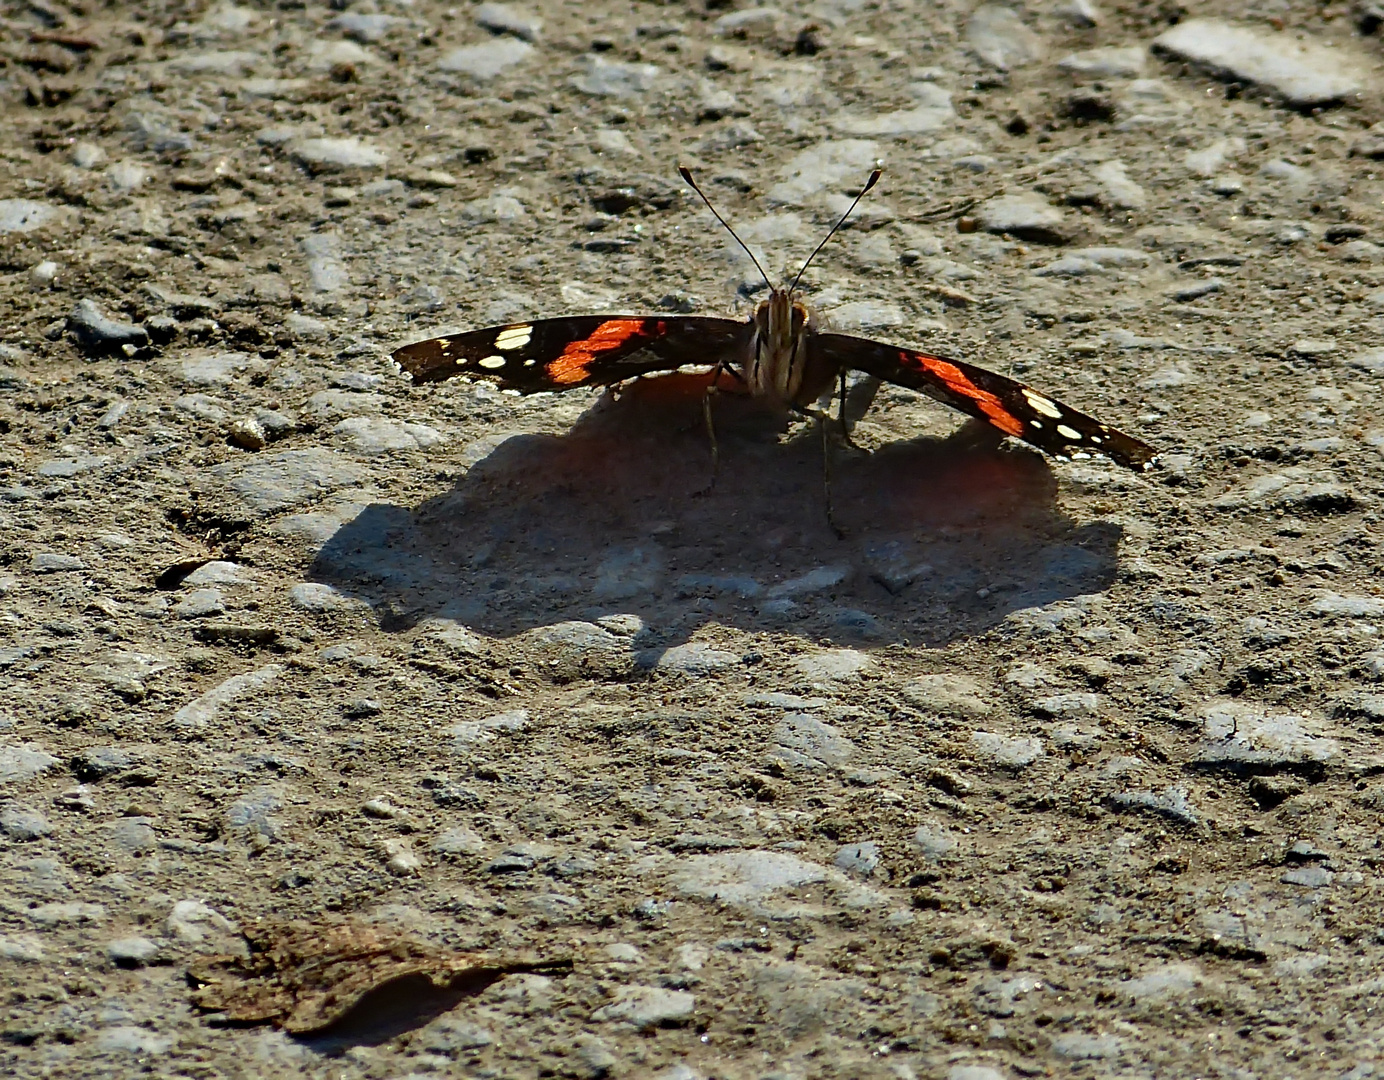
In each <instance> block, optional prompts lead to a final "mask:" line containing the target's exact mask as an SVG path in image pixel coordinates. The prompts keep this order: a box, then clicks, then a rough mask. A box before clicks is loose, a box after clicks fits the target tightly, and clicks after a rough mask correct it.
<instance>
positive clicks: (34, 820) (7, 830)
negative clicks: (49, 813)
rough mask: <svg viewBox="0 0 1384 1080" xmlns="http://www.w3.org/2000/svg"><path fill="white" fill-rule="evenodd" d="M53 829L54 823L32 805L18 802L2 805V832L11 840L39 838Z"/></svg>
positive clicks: (0, 821)
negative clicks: (23, 804) (21, 804)
mask: <svg viewBox="0 0 1384 1080" xmlns="http://www.w3.org/2000/svg"><path fill="white" fill-rule="evenodd" d="M52 831H53V825H52V823H51V822H50V821H49V820H48V819H47V818H46V817H44V816H43V815H42V814H41V813H39V812H38V811H37V810H35V809H33V808H32V807H29V806H20V805H18V804H17V803H10V804H8V805H7V806H4V807H0V832H3V833H4V834H5V835H6V836H8V837H9V838H10V839H11V840H17V841H20V842H23V841H25V840H37V839H39V838H40V837H44V836H48V835H49V834H50V833H51V832H52Z"/></svg>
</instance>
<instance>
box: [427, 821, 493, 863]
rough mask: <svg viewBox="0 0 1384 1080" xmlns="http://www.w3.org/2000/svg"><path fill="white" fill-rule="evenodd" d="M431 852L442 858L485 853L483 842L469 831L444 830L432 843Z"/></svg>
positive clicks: (459, 829)
mask: <svg viewBox="0 0 1384 1080" xmlns="http://www.w3.org/2000/svg"><path fill="white" fill-rule="evenodd" d="M432 849H433V851H435V852H436V853H437V854H439V855H442V856H458V855H465V856H472V857H473V856H476V855H480V854H482V853H483V852H484V851H485V841H484V840H482V839H481V838H480V837H479V836H478V835H476V833H474V832H472V831H471V830H470V829H462V828H456V829H444V830H443V831H442V832H440V833H438V834H437V839H435V840H434V841H433V845H432Z"/></svg>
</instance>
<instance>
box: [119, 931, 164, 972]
mask: <svg viewBox="0 0 1384 1080" xmlns="http://www.w3.org/2000/svg"><path fill="white" fill-rule="evenodd" d="M158 952H159V947H158V946H157V945H156V944H154V942H152V941H150V940H149V939H148V938H146V937H127V938H117V939H116V940H115V941H112V942H111V943H110V944H108V945H107V946H106V955H107V956H109V957H110V959H111V963H113V964H114V965H115V966H116V967H121V968H139V967H144V965H145V964H147V963H149V961H150V960H152V959H154V957H155V956H157V955H158Z"/></svg>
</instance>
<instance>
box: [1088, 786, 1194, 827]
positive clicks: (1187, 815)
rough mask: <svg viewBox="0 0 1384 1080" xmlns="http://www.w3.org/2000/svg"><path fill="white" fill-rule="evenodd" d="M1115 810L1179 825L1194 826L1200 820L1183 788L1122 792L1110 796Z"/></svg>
mask: <svg viewBox="0 0 1384 1080" xmlns="http://www.w3.org/2000/svg"><path fill="white" fill-rule="evenodd" d="M1109 802H1110V805H1111V807H1113V808H1114V809H1116V810H1125V811H1135V812H1142V813H1147V814H1155V815H1157V816H1159V817H1163V818H1167V819H1168V820H1169V821H1173V822H1176V823H1177V824H1179V825H1186V826H1196V825H1199V824H1201V818H1200V816H1199V815H1198V814H1197V812H1196V810H1195V809H1194V808H1193V807H1192V804H1191V802H1190V801H1189V799H1188V797H1187V789H1186V788H1184V787H1169V788H1165V789H1164V790H1163V791H1122V792H1118V793H1117V794H1114V795H1112V796H1110V799H1109Z"/></svg>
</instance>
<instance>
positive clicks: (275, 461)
mask: <svg viewBox="0 0 1384 1080" xmlns="http://www.w3.org/2000/svg"><path fill="white" fill-rule="evenodd" d="M211 474H212V476H214V477H215V478H216V479H218V480H220V481H222V482H223V483H224V484H225V485H226V486H227V487H228V488H229V489H230V490H231V491H232V492H234V493H235V494H236V495H238V496H239V497H240V500H241V502H243V503H244V504H245V507H246V508H247V509H248V510H249V511H250V512H251V513H252V514H253V515H254V516H256V517H262V516H265V515H268V514H273V513H276V512H277V511H280V510H286V509H288V508H289V507H291V506H297V505H298V504H299V503H304V502H307V501H308V500H309V499H314V498H317V497H319V496H321V495H325V494H327V493H328V492H330V491H335V490H336V489H337V488H340V487H344V486H346V485H347V484H355V483H358V482H359V481H360V480H361V479H362V478H363V477H364V475H365V473H364V470H363V469H361V467H360V466H359V465H357V464H356V463H355V462H353V461H351V460H350V459H349V458H346V457H344V456H342V455H341V454H338V453H335V452H333V451H331V450H327V449H324V448H322V447H316V446H314V447H309V448H307V449H305V450H286V451H284V452H283V453H282V454H275V455H274V456H273V457H268V458H257V459H255V460H254V461H251V462H248V463H245V464H241V463H239V462H230V463H228V464H225V465H217V466H215V467H214V468H213V469H212V470H211Z"/></svg>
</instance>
